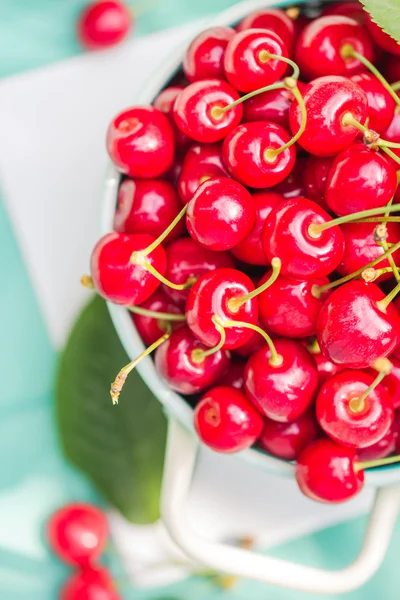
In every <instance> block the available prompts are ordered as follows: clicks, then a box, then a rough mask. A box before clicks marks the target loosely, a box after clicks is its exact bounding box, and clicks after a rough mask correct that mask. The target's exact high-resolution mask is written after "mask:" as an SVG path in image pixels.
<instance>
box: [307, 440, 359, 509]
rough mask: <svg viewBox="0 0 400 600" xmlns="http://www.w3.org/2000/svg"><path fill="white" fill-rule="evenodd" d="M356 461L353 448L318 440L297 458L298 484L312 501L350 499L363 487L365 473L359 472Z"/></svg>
mask: <svg viewBox="0 0 400 600" xmlns="http://www.w3.org/2000/svg"><path fill="white" fill-rule="evenodd" d="M357 458H358V457H357V454H356V451H355V450H354V449H353V448H344V447H343V446H339V444H336V443H335V442H334V441H333V440H330V439H327V438H322V439H319V440H315V441H314V442H312V443H311V444H310V445H309V446H307V448H306V449H305V450H303V452H302V453H301V454H300V456H299V457H298V458H297V464H296V481H297V484H298V486H299V488H300V489H301V491H302V492H303V494H304V495H305V496H308V498H312V500H317V501H319V502H329V503H337V502H345V501H346V500H350V498H353V497H354V496H355V495H356V494H358V492H360V491H361V489H362V488H363V485H364V471H362V470H361V469H360V470H357V469H356V461H357Z"/></svg>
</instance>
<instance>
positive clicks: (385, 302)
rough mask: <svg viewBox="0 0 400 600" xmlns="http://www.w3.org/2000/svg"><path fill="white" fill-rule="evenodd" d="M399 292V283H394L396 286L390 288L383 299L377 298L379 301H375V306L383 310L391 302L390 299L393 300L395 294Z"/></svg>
mask: <svg viewBox="0 0 400 600" xmlns="http://www.w3.org/2000/svg"><path fill="white" fill-rule="evenodd" d="M399 292H400V283H398V284H397V285H396V287H394V288H393V289H392V291H391V292H389V294H388V295H387V296H386V297H385V298H384V299H383V300H379V302H377V303H376V305H377V307H378V308H379V309H380V310H381V311H382V312H385V311H386V309H387V307H388V306H389V304H390V303H391V301H392V300H394V299H395V298H396V296H397V294H398V293H399Z"/></svg>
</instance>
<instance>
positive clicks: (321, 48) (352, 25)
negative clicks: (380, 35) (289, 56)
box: [295, 15, 374, 79]
mask: <svg viewBox="0 0 400 600" xmlns="http://www.w3.org/2000/svg"><path fill="white" fill-rule="evenodd" d="M344 46H351V47H352V48H353V49H354V50H355V51H356V52H358V53H359V54H361V55H362V56H364V57H365V58H366V59H367V60H369V61H370V62H371V61H372V60H373V58H374V56H373V46H372V43H371V40H370V38H369V36H368V34H367V33H366V32H365V30H364V28H363V27H362V26H361V25H360V24H359V23H357V21H355V20H354V19H350V18H349V17H345V16H343V15H327V16H322V17H319V18H318V19H314V20H313V21H312V22H311V23H309V24H308V25H307V26H306V27H305V28H304V29H303V31H302V32H301V34H300V36H299V38H298V40H297V42H296V46H295V60H296V62H297V64H298V66H299V68H300V71H301V73H302V75H303V76H305V77H307V78H308V79H314V78H315V77H322V76H324V75H347V76H349V75H354V74H355V73H359V72H360V71H364V70H365V67H364V65H363V64H362V63H361V62H360V61H359V60H358V58H356V57H352V56H349V57H347V58H346V57H344V56H343V52H342V51H343V48H344Z"/></svg>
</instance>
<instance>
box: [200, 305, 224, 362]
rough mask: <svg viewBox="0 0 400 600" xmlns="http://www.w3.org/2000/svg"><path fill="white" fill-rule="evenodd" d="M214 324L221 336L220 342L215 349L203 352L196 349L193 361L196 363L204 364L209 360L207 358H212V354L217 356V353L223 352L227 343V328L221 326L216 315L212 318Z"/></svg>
mask: <svg viewBox="0 0 400 600" xmlns="http://www.w3.org/2000/svg"><path fill="white" fill-rule="evenodd" d="M212 322H213V323H214V325H215V329H216V330H217V331H218V333H219V335H220V340H219V342H218V344H217V345H216V346H214V347H213V348H209V349H208V350H201V349H200V348H195V349H194V350H193V352H192V360H193V362H195V363H202V362H203V360H204V359H205V358H207V356H211V355H212V354H215V353H216V352H218V351H219V350H221V349H222V348H223V347H224V344H225V341H226V332H225V328H224V327H223V325H221V323H220V321H219V319H218V317H217V316H216V315H214V316H213V317H212Z"/></svg>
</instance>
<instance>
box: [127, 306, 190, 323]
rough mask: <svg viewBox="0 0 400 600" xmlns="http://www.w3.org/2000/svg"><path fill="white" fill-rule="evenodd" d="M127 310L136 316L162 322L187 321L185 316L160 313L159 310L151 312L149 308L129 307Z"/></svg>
mask: <svg viewBox="0 0 400 600" xmlns="http://www.w3.org/2000/svg"><path fill="white" fill-rule="evenodd" d="M126 308H127V309H128V310H129V311H131V312H133V313H135V314H136V315H142V316H143V317H150V318H152V319H160V320H161V321H186V316H185V315H179V314H173V313H166V312H158V311H157V310H149V309H148V308H143V307H142V306H127V307H126Z"/></svg>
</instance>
